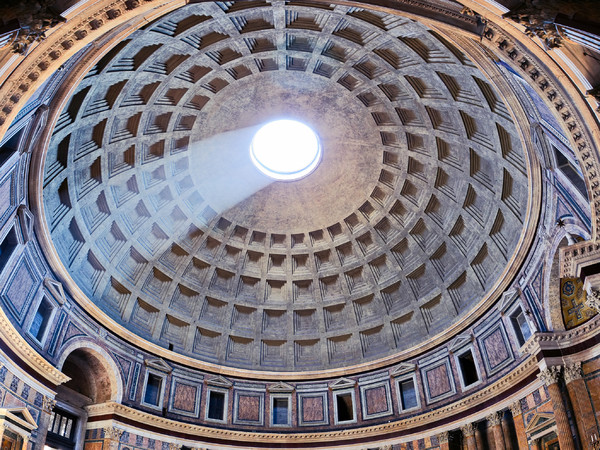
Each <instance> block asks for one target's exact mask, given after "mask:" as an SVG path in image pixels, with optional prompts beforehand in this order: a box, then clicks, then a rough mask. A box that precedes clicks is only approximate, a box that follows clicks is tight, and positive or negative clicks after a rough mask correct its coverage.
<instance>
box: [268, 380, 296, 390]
mask: <svg viewBox="0 0 600 450" xmlns="http://www.w3.org/2000/svg"><path fill="white" fill-rule="evenodd" d="M268 389H269V392H292V391H293V390H294V386H292V385H291V384H287V383H284V382H283V381H279V382H277V383H275V384H272V385H270V386H269V388H268Z"/></svg>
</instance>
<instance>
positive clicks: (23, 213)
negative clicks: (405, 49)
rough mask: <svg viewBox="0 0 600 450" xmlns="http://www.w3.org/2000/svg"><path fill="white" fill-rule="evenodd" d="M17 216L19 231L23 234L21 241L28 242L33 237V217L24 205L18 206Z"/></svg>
mask: <svg viewBox="0 0 600 450" xmlns="http://www.w3.org/2000/svg"><path fill="white" fill-rule="evenodd" d="M17 214H18V215H19V221H20V222H21V231H22V232H23V239H24V240H25V242H29V240H30V239H31V238H32V237H33V221H34V216H33V213H32V212H31V211H29V209H28V208H27V206H25V205H21V206H19V209H18V211H17Z"/></svg>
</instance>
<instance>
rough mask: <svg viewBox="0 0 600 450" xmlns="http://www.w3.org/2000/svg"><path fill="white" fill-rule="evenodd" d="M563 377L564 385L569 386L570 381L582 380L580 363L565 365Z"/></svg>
mask: <svg viewBox="0 0 600 450" xmlns="http://www.w3.org/2000/svg"><path fill="white" fill-rule="evenodd" d="M563 376H564V378H565V383H566V384H569V383H570V382H571V381H575V380H580V379H582V378H583V372H582V370H581V362H575V363H573V364H568V365H566V366H565V370H564V374H563Z"/></svg>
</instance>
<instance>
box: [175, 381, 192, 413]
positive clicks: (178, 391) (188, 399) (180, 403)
mask: <svg viewBox="0 0 600 450" xmlns="http://www.w3.org/2000/svg"><path fill="white" fill-rule="evenodd" d="M197 395H198V388H197V387H196V386H189V385H187V384H183V383H177V382H176V383H175V393H174V394H173V408H175V409H177V410H179V411H186V412H194V411H195V409H196V396H197Z"/></svg>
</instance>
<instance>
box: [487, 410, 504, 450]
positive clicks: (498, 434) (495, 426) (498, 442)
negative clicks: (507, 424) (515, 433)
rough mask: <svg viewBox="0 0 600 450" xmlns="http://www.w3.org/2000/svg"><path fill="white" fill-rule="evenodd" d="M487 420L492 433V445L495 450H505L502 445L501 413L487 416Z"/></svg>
mask: <svg viewBox="0 0 600 450" xmlns="http://www.w3.org/2000/svg"><path fill="white" fill-rule="evenodd" d="M487 420H488V422H489V424H490V427H491V428H492V431H493V432H494V445H495V449H496V450H506V446H505V445H504V435H503V434H502V426H501V425H500V423H501V421H502V413H501V412H498V411H497V412H495V413H492V414H490V415H489V416H487Z"/></svg>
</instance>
